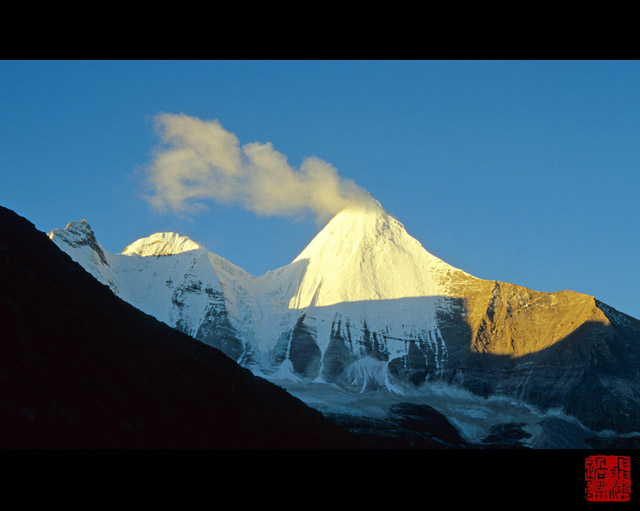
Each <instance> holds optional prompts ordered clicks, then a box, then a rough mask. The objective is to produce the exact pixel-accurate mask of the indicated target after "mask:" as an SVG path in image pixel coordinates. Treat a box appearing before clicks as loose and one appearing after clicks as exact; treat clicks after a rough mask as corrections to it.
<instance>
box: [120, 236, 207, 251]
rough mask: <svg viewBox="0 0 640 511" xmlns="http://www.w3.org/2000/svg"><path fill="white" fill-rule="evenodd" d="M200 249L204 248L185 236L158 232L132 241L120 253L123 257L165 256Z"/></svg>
mask: <svg viewBox="0 0 640 511" xmlns="http://www.w3.org/2000/svg"><path fill="white" fill-rule="evenodd" d="M201 248H204V247H202V245H199V244H198V243H196V242H195V241H193V240H191V239H189V238H187V237H186V236H180V235H179V234H176V233H175V232H158V233H155V234H152V235H151V236H147V237H146V238H140V239H139V240H136V241H134V242H133V243H131V244H130V245H128V246H127V247H126V248H125V249H124V250H123V251H122V253H123V254H124V255H134V254H136V255H139V256H141V257H149V256H165V255H173V254H181V253H182V252H188V251H190V250H198V249H201Z"/></svg>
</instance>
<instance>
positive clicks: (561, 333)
mask: <svg viewBox="0 0 640 511" xmlns="http://www.w3.org/2000/svg"><path fill="white" fill-rule="evenodd" d="M467 285H468V286H470V287H471V289H470V288H469V287H467V292H466V293H465V294H466V296H465V299H466V300H465V301H466V309H467V310H466V313H467V322H468V324H469V326H470V327H471V331H472V338H471V351H472V352H476V353H492V354H495V355H510V356H512V357H520V356H523V355H527V354H530V353H535V352H538V351H541V350H544V349H546V348H549V347H550V346H552V345H554V344H555V343H557V342H558V341H561V340H562V339H565V338H567V337H568V336H569V335H570V334H571V333H573V332H574V331H575V330H577V329H578V328H579V327H580V326H581V325H583V324H585V323H587V322H598V323H602V324H603V326H608V325H609V320H608V319H607V317H606V316H605V315H604V313H603V312H602V311H601V310H600V309H599V308H598V307H597V306H596V303H595V300H594V298H593V297H592V296H588V295H584V294H580V293H576V292H574V291H558V292H555V293H544V292H538V291H533V290H531V289H528V288H525V287H522V286H516V285H514V284H508V283H505V282H497V281H486V280H476V281H474V282H468V283H467Z"/></svg>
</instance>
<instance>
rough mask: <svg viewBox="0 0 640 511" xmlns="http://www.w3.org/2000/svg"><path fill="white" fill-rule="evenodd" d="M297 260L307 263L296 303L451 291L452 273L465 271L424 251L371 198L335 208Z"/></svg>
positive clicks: (295, 305) (293, 302) (293, 304)
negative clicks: (449, 283)
mask: <svg viewBox="0 0 640 511" xmlns="http://www.w3.org/2000/svg"><path fill="white" fill-rule="evenodd" d="M298 261H306V262H307V267H306V270H305V272H304V276H303V278H302V280H301V281H300V284H299V286H298V290H297V293H296V295H295V296H294V297H293V298H292V299H291V301H290V307H291V308H295V309H300V308H305V307H308V306H311V305H316V306H323V305H332V304H336V303H342V302H354V301H370V300H391V299H396V298H407V297H423V296H450V295H451V293H450V290H449V288H448V282H449V281H450V280H451V279H450V276H451V274H460V275H462V274H464V275H467V274H465V273H464V272H462V271H461V270H458V269H456V268H453V267H452V266H450V265H448V264H447V263H445V262H444V261H442V260H440V259H438V258H437V257H435V256H433V255H432V254H430V253H429V252H427V251H426V250H425V249H424V248H423V247H422V245H421V244H420V242H418V241H417V240H416V239H415V238H413V237H412V236H410V235H409V234H408V233H407V231H406V230H405V228H404V226H403V225H402V224H401V223H400V222H399V221H397V220H396V219H395V218H393V217H392V216H390V215H389V214H388V213H387V212H386V211H385V210H384V209H383V208H382V206H381V205H380V203H379V202H377V201H375V200H373V199H372V200H371V201H368V202H366V203H360V204H356V205H353V206H349V207H347V208H345V209H343V210H342V211H341V212H339V213H338V214H337V215H336V216H335V217H334V218H333V219H332V220H331V221H330V222H329V223H328V224H327V225H326V227H325V228H324V229H322V230H321V231H320V233H318V235H317V236H316V237H315V238H314V239H313V240H312V241H311V242H310V243H309V245H307V247H306V248H305V249H304V250H303V251H302V252H301V253H300V255H299V256H298V257H297V258H296V259H294V261H293V262H294V263H295V262H298ZM445 275H447V278H444V276H445Z"/></svg>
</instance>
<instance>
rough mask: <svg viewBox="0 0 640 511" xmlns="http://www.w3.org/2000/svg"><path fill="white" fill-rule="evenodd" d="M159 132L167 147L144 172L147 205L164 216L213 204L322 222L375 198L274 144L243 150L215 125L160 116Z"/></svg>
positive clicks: (324, 164)
mask: <svg viewBox="0 0 640 511" xmlns="http://www.w3.org/2000/svg"><path fill="white" fill-rule="evenodd" d="M154 129H155V131H156V133H157V134H158V136H159V138H160V140H161V145H160V146H159V147H157V148H156V150H155V151H154V155H153V160H152V162H151V164H150V165H149V166H148V167H147V168H146V169H145V172H146V176H145V177H146V179H145V181H146V184H147V185H148V186H149V189H150V193H149V194H148V195H147V196H146V198H147V199H148V200H149V201H150V202H151V204H152V205H153V206H154V207H155V208H157V209H159V210H163V211H173V212H178V213H188V214H193V213H197V212H198V211H200V210H201V209H203V208H206V207H207V202H209V201H215V202H217V203H221V204H229V205H232V204H237V205H241V206H242V207H244V208H246V209H248V210H250V211H253V212H255V213H256V214H258V215H265V216H272V215H276V216H285V217H295V216H300V215H301V214H304V213H309V212H310V213H312V214H313V215H315V217H316V219H317V220H318V221H324V220H327V219H328V218H330V217H331V216H333V215H334V214H335V213H337V212H338V211H340V210H341V209H343V208H344V207H346V206H347V205H348V204H349V203H351V202H355V201H366V200H368V197H369V194H368V193H367V192H366V191H365V190H363V189H362V188H360V187H359V186H358V185H356V184H355V183H354V182H353V181H351V180H346V179H343V178H341V177H340V176H339V175H338V171H337V170H336V169H335V167H333V166H332V165H331V164H329V163H327V162H326V161H323V160H321V159H320V158H317V157H315V156H311V157H307V158H305V159H304V161H303V162H302V164H301V165H300V168H299V169H296V168H294V167H292V166H291V165H289V163H288V162H287V157H286V156H285V155H284V154H282V153H280V152H278V151H276V150H275V149H274V148H273V146H272V144H271V143H259V142H251V143H248V144H245V145H242V146H241V145H240V142H239V140H238V138H237V137H236V136H235V135H234V134H233V133H230V132H229V131H226V130H225V129H224V128H223V126H222V124H221V123H220V122H219V121H217V120H202V119H198V118H197V117H191V116H188V115H184V114H168V113H161V114H158V115H156V116H155V118H154Z"/></svg>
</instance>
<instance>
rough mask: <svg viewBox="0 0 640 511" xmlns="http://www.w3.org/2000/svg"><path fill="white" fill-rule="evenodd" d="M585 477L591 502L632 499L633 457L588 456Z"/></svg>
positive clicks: (587, 497) (586, 491) (585, 464)
mask: <svg viewBox="0 0 640 511" xmlns="http://www.w3.org/2000/svg"><path fill="white" fill-rule="evenodd" d="M584 479H585V498H586V499H587V500H588V501H589V502H627V501H629V500H631V457H630V456H602V455H596V456H588V457H587V458H586V459H585V462H584Z"/></svg>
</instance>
